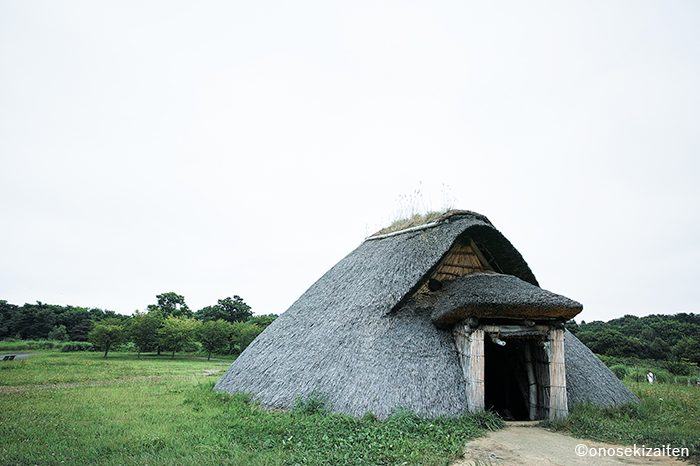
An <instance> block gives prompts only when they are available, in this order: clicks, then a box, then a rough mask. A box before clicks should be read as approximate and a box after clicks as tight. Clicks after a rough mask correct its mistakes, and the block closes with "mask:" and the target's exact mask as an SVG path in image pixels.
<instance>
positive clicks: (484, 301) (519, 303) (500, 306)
mask: <svg viewBox="0 0 700 466" xmlns="http://www.w3.org/2000/svg"><path fill="white" fill-rule="evenodd" d="M581 309H583V306H581V304H580V303H577V302H576V301H574V300H573V299H569V298H567V297H565V296H561V295H558V294H554V293H552V292H550V291H547V290H543V289H542V288H540V287H538V286H534V285H531V284H530V283H527V282H525V281H523V280H521V279H519V278H518V277H514V276H512V275H503V274H498V273H473V274H470V275H465V276H463V277H460V278H457V279H455V280H452V281H451V282H449V283H447V285H446V286H445V287H444V289H442V291H441V293H440V295H439V297H438V298H437V299H436V303H435V306H434V308H433V312H432V319H433V323H434V324H435V325H437V326H438V327H441V328H450V327H452V326H453V325H454V324H456V323H457V322H459V321H460V320H464V319H465V318H466V317H471V316H475V317H509V318H517V317H520V318H534V317H537V318H550V319H555V318H558V319H571V318H573V317H574V316H576V314H578V313H579V312H581Z"/></svg>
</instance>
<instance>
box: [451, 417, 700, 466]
mask: <svg viewBox="0 0 700 466" xmlns="http://www.w3.org/2000/svg"><path fill="white" fill-rule="evenodd" d="M580 444H583V445H586V447H588V448H599V447H604V448H617V447H622V448H624V447H623V446H621V445H612V444H609V443H600V442H594V441H592V440H586V439H579V438H574V437H570V436H568V435H564V434H560V433H557V432H551V431H549V430H546V429H543V428H541V427H535V426H534V425H532V424H528V423H514V424H509V425H508V426H507V427H506V428H505V429H501V430H499V431H497V432H492V433H490V434H489V435H488V436H486V437H482V438H479V439H476V440H473V441H471V442H469V443H467V445H466V447H465V449H464V458H462V459H460V460H458V461H456V462H455V463H453V466H467V465H499V466H500V465H511V464H513V465H515V464H517V465H540V466H544V465H561V466H568V465H587V466H591V465H599V464H600V465H613V464H618V465H623V464H625V465H629V464H646V465H649V464H662V465H674V466H682V465H683V464H687V463H683V462H680V461H678V460H675V459H672V458H669V457H665V458H658V457H657V458H649V457H646V458H645V457H640V456H637V457H633V456H629V457H625V456H617V457H610V456H608V457H600V456H577V455H576V446H577V445H580Z"/></svg>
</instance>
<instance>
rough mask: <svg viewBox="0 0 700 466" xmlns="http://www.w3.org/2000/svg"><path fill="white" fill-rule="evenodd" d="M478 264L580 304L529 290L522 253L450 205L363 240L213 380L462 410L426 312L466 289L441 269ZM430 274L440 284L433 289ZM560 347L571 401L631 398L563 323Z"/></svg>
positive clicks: (445, 336)
mask: <svg viewBox="0 0 700 466" xmlns="http://www.w3.org/2000/svg"><path fill="white" fill-rule="evenodd" d="M483 271H487V272H488V271H492V272H496V273H498V274H501V276H509V277H512V278H505V279H500V280H501V281H500V282H499V283H501V285H502V286H504V285H503V284H504V283H505V284H508V286H509V287H510V288H509V289H510V290H514V289H516V288H514V287H517V286H519V287H520V289H521V291H524V292H526V294H527V293H531V294H532V299H530V300H529V302H530V304H533V303H534V304H537V303H538V302H539V301H538V299H540V298H542V299H543V300H544V301H543V302H544V303H546V302H548V300H549V299H552V300H553V301H557V303H558V305H557V306H549V307H547V305H546V304H541V305H542V306H544V307H543V309H544V308H546V309H547V310H548V311H549V310H550V309H560V310H561V309H571V308H573V307H575V306H576V305H577V303H574V302H573V301H570V300H566V301H564V299H565V298H563V297H557V298H556V299H555V298H553V296H556V295H549V294H547V292H545V291H544V290H540V291H537V290H539V288H537V286H538V283H537V280H536V279H535V276H534V275H533V273H532V271H531V270H530V268H529V267H528V265H527V263H526V262H525V261H524V260H523V258H522V256H521V255H520V253H519V252H518V251H517V250H516V249H515V248H514V247H513V245H512V244H511V243H510V242H509V241H508V240H507V239H506V238H505V237H504V236H503V235H502V234H501V233H500V232H499V231H498V230H496V228H494V226H493V225H492V224H491V222H490V221H489V220H488V219H487V218H486V217H484V216H483V215H480V214H476V213H473V212H468V211H455V212H450V213H448V214H446V215H445V216H443V217H440V218H437V219H435V220H431V223H430V224H429V225H427V226H422V227H421V226H419V227H410V228H408V229H406V230H403V231H399V232H388V233H383V234H381V235H377V236H375V237H370V238H368V239H367V240H366V241H364V242H363V243H362V244H361V245H360V246H359V247H358V248H357V249H355V250H354V251H353V252H351V253H350V254H349V255H348V256H347V257H345V258H344V259H342V260H341V261H340V262H338V263H337V264H336V265H335V266H334V267H333V268H331V269H330V270H329V271H328V272H326V273H325V274H324V275H323V276H322V277H321V278H320V279H319V280H318V281H317V282H316V283H314V284H313V285H312V286H311V287H310V288H309V289H308V290H307V291H306V292H305V293H304V294H303V295H302V296H301V297H300V298H299V299H298V300H297V301H296V302H295V303H294V304H292V306H291V307H290V308H289V309H288V310H287V311H286V312H284V313H283V314H282V315H281V316H280V317H279V318H278V319H277V320H275V322H273V323H272V324H271V325H270V326H269V327H268V328H267V329H266V330H265V331H264V332H263V333H262V334H260V335H259V336H258V338H256V339H255V341H253V343H252V344H251V345H250V346H249V347H248V348H247V349H246V350H245V351H244V352H243V353H242V354H241V355H240V356H239V357H238V359H236V361H234V362H233V364H232V365H231V367H230V369H229V370H228V372H227V373H226V374H225V375H224V376H223V377H222V378H221V380H220V381H219V382H218V383H217V384H216V386H215V389H216V390H219V391H225V392H246V393H249V394H250V395H252V397H253V398H254V399H256V400H258V401H259V402H260V403H262V404H263V405H264V406H268V407H275V408H288V407H290V406H292V405H293V404H294V402H295V400H296V399H297V398H304V397H307V396H309V395H311V394H312V393H315V394H319V395H321V396H323V397H325V398H326V399H327V401H328V404H329V407H330V408H331V409H332V410H334V411H339V412H344V413H349V414H353V415H363V414H365V413H367V412H372V413H374V414H376V415H377V416H379V417H386V416H388V415H389V414H390V413H391V412H392V411H394V410H396V409H397V408H400V407H402V408H407V409H409V410H411V411H413V412H414V413H416V414H417V415H419V416H422V417H437V416H458V415H461V414H463V413H465V412H466V411H468V410H469V403H468V402H469V400H468V398H469V395H468V394H467V392H466V391H465V374H464V371H463V367H462V366H461V365H460V355H459V354H458V352H457V347H456V345H455V338H454V337H453V334H452V332H451V331H450V330H448V329H441V328H438V327H436V326H435V325H434V324H433V321H432V317H431V316H432V314H433V312H434V311H435V308H434V304H435V300H438V299H440V297H441V294H443V292H446V293H453V294H454V296H455V297H458V296H463V294H462V291H460V290H457V289H456V288H459V285H458V283H457V282H456V281H455V282H454V283H453V284H452V285H450V284H449V283H448V282H449V280H450V279H457V278H459V277H461V276H465V275H469V274H471V273H476V272H483ZM430 280H436V281H439V282H441V283H444V284H445V287H444V288H445V289H444V290H435V287H431V286H430V284H431V283H433V282H431V281H430ZM490 280H493V279H490ZM498 280H499V279H497V281H498ZM513 280H517V282H514V281H513ZM486 282H488V283H495V282H493V281H491V282H489V280H486ZM461 283H462V284H463V285H469V284H470V283H472V284H474V286H476V282H470V281H469V280H465V281H464V282H461ZM513 283H517V285H513ZM524 284H529V286H530V287H531V288H525V287H524ZM488 286H491V285H488ZM452 288H455V289H452ZM533 289H534V290H533ZM480 293H481V294H480V296H481V299H482V303H483V302H484V300H485V299H486V298H485V297H486V296H492V298H493V300H494V301H499V303H500V304H504V303H507V299H505V298H503V297H500V298H499V297H498V293H497V290H495V289H494V290H493V293H492V294H491V295H489V293H487V292H484V291H480ZM560 298H561V299H560ZM442 299H443V301H444V302H445V303H447V302H448V301H449V298H447V297H445V298H442ZM455 299H456V298H455ZM513 299H514V300H520V299H522V297H519V298H513ZM514 302H515V301H514ZM461 304H464V303H461ZM497 304H498V303H497ZM559 305H562V306H559ZM565 345H566V374H567V375H566V377H567V379H566V382H567V386H566V392H567V393H568V403H569V404H572V403H575V402H578V401H591V402H594V403H598V404H602V405H610V404H616V403H623V402H628V401H634V400H636V398H635V397H634V395H632V394H631V393H630V392H629V391H628V390H627V389H626V388H625V387H624V386H623V385H622V384H621V383H620V382H619V380H618V379H617V378H616V377H615V376H614V374H612V372H610V371H609V370H608V369H607V368H606V367H605V366H604V365H603V364H602V363H601V362H600V361H599V360H598V359H597V358H596V357H595V356H594V355H593V354H592V353H591V352H590V351H589V350H588V349H587V348H586V347H585V346H584V345H583V344H581V342H579V341H578V340H577V339H576V338H575V337H574V336H573V335H571V334H570V333H566V336H565ZM589 375H590V377H591V378H592V380H593V382H591V381H587V379H586V377H588V376H589Z"/></svg>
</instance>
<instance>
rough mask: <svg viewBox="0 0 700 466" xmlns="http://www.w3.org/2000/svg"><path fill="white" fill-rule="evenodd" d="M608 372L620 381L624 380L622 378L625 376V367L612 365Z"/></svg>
mask: <svg viewBox="0 0 700 466" xmlns="http://www.w3.org/2000/svg"><path fill="white" fill-rule="evenodd" d="M610 370H611V371H612V372H613V374H615V376H616V377H617V378H618V379H620V380H624V378H625V377H626V376H627V367H626V366H623V365H622V364H617V365H614V366H612V367H611V368H610Z"/></svg>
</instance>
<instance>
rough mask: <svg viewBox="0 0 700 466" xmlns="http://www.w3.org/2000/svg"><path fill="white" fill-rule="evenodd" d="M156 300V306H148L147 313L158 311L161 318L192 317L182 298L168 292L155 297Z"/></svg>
mask: <svg viewBox="0 0 700 466" xmlns="http://www.w3.org/2000/svg"><path fill="white" fill-rule="evenodd" d="M156 299H157V300H158V304H155V305H154V304H149V305H148V310H149V311H151V310H155V309H159V310H160V312H162V313H163V317H170V316H173V317H192V311H190V308H189V307H187V304H186V303H185V297H184V296H182V295H180V294H177V293H175V292H172V291H169V292H167V293H161V294H159V295H156Z"/></svg>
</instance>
